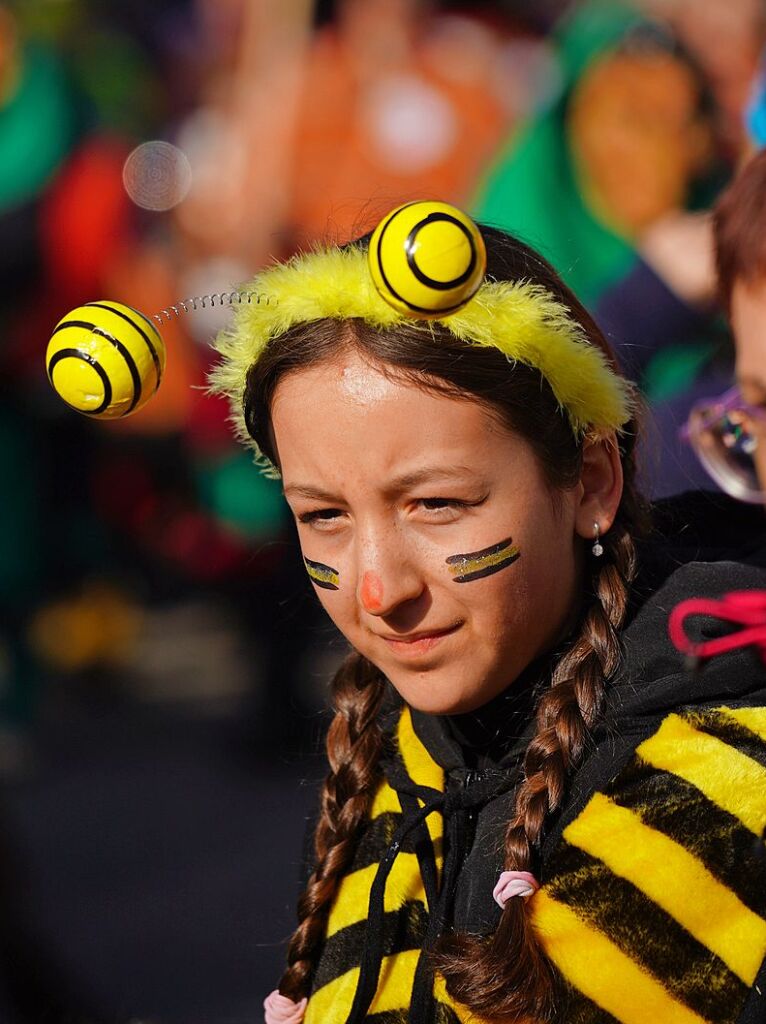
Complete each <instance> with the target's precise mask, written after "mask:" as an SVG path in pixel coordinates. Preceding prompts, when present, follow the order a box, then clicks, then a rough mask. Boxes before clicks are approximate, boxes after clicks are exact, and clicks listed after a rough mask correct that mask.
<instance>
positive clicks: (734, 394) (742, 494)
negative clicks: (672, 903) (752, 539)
mask: <svg viewBox="0 0 766 1024" xmlns="http://www.w3.org/2000/svg"><path fill="white" fill-rule="evenodd" d="M680 433H681V437H682V438H683V439H684V440H685V441H687V442H688V443H689V444H691V446H692V448H693V449H694V451H695V452H696V454H697V457H698V458H699V460H700V462H701V463H702V465H703V466H704V467H705V469H706V470H707V472H708V474H709V475H710V476H711V477H712V479H713V480H715V482H716V483H717V484H718V485H719V487H721V488H722V490H724V491H726V493H727V494H730V495H731V496H732V497H733V498H738V499H739V500H740V501H746V502H749V503H750V504H752V505H758V504H766V491H765V490H763V489H762V486H761V484H760V482H759V480H758V474H757V472H756V467H755V452H756V449H757V448H758V445H759V444H766V408H763V407H762V406H756V405H750V404H749V403H748V402H746V401H745V400H744V398H743V397H742V394H741V392H740V390H739V388H738V387H733V388H730V389H729V390H728V391H726V392H724V394H722V395H720V396H719V397H718V398H706V399H703V400H702V401H701V402H697V404H696V405H694V406H693V407H692V410H691V412H690V413H689V418H688V420H687V421H686V423H685V424H684V426H683V427H682V428H681V432H680Z"/></svg>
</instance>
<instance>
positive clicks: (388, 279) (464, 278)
mask: <svg viewBox="0 0 766 1024" xmlns="http://www.w3.org/2000/svg"><path fill="white" fill-rule="evenodd" d="M369 262H370V272H371V273H372V279H373V281H374V282H375V287H376V288H377V289H378V291H379V292H380V294H381V295H382V296H383V298H384V299H385V300H386V302H388V303H390V305H392V306H393V307H394V308H395V309H398V310H399V311H400V312H401V313H406V314H407V315H408V316H413V317H416V318H418V319H423V320H432V319H438V318H439V317H443V316H447V315H448V314H450V313H454V312H455V311H456V310H458V309H460V307H461V306H464V305H465V304H466V302H468V301H469V300H470V299H471V298H472V296H473V295H475V293H476V292H477V290H478V288H479V286H480V285H481V283H482V281H483V280H484V273H485V271H486V269H487V252H486V249H485V246H484V239H483V238H482V236H481V232H480V231H479V229H478V227H477V226H476V224H474V222H473V221H472V220H471V218H470V217H468V216H467V215H466V214H465V213H463V211H462V210H458V209H457V207H455V206H450V204H449V203H437V202H432V201H430V200H429V201H424V202H415V203H406V204H405V205H404V206H399V207H398V208H397V209H396V210H394V211H393V213H389V214H388V215H387V216H386V217H384V218H383V220H382V221H381V222H380V224H378V226H377V227H376V228H375V231H374V232H373V234H372V238H371V239H370V247H369Z"/></svg>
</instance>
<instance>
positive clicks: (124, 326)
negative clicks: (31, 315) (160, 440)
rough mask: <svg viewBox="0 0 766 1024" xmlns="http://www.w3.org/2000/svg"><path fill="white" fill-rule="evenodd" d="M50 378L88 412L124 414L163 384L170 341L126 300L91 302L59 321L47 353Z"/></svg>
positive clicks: (79, 408) (63, 395) (111, 415)
mask: <svg viewBox="0 0 766 1024" xmlns="http://www.w3.org/2000/svg"><path fill="white" fill-rule="evenodd" d="M45 365H46V367H47V370H48V379H49V380H50V382H51V384H52V385H53V389H54V391H56V393H57V394H58V395H59V396H60V397H61V398H63V399H64V401H65V402H66V403H67V405H69V406H71V408H72V409H76V410H77V412H81V413H83V414H84V415H86V416H97V417H100V418H102V419H110V420H111V419H119V418H120V417H121V416H128V415H129V414H130V413H132V412H135V411H136V410H137V409H140V408H141V406H142V405H145V404H146V402H148V401H149V399H150V398H151V397H152V395H153V394H154V393H155V392H156V390H157V388H158V387H159V386H160V382H161V381H162V375H163V373H164V371H165V343H164V342H163V340H162V337H161V336H160V333H159V331H158V330H157V328H156V327H155V326H154V324H152V322H151V320H149V319H148V318H147V317H145V316H144V315H143V313H139V312H138V310H136V309H132V308H131V307H130V306H124V305H122V303H120V302H107V301H103V302H88V303H86V304H85V305H84V306H78V307H77V309H73V310H72V312H71V313H67V315H66V316H65V317H64V318H63V319H62V320H60V321H59V322H58V324H56V327H55V329H54V331H53V335H52V337H51V340H50V342H49V343H48V350H47V352H46V355H45Z"/></svg>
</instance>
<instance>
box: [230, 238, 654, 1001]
mask: <svg viewBox="0 0 766 1024" xmlns="http://www.w3.org/2000/svg"><path fill="white" fill-rule="evenodd" d="M482 233H483V234H484V237H485V241H486V243H487V251H488V275H489V276H490V277H492V278H494V279H497V280H508V281H517V280H528V281H532V282H534V283H537V284H541V285H543V286H544V287H545V288H547V289H548V290H549V291H550V292H552V293H553V295H554V296H555V297H556V298H557V299H559V300H560V301H561V302H562V303H563V304H564V305H565V306H566V307H567V308H568V309H569V310H570V313H571V316H572V318H573V319H574V320H575V321H577V322H579V323H580V324H581V325H582V327H583V328H584V330H585V332H586V334H587V336H588V337H589V339H590V341H591V342H592V343H593V344H595V345H598V346H599V347H600V348H601V349H602V350H603V351H604V352H605V353H606V354H607V355H608V356H609V358H610V359H611V358H612V357H611V353H610V352H609V349H608V346H607V343H606V342H605V340H604V338H603V335H602V334H601V332H600V331H599V329H598V327H597V326H596V324H595V323H594V321H593V320H592V318H591V317H590V315H589V314H588V313H587V311H586V310H585V308H584V307H583V306H582V305H581V304H580V302H578V300H577V299H576V298H575V296H574V295H573V294H572V293H571V292H570V291H569V289H568V288H566V286H565V285H564V284H563V283H562V282H561V280H560V279H559V278H558V276H557V275H556V273H555V272H554V271H553V269H552V268H551V267H550V266H549V264H547V263H546V262H545V261H544V260H543V259H542V258H541V257H540V256H538V255H537V254H536V253H535V252H534V251H533V250H531V249H529V248H528V247H527V246H526V245H524V244H522V243H521V242H519V241H517V240H515V239H513V238H510V237H509V236H508V235H506V234H504V233H503V232H500V231H497V230H493V229H490V228H483V229H482ZM365 241H366V240H364V239H363V240H361V243H357V244H364V242H365ZM344 348H345V349H348V348H354V349H356V350H357V351H358V352H360V353H361V354H362V355H363V356H364V357H365V358H367V359H369V360H370V361H371V362H372V363H373V364H374V365H376V366H378V367H380V368H381V369H382V370H383V371H384V372H386V373H389V374H395V375H396V376H397V377H400V378H404V379H405V380H409V381H413V382H416V383H417V384H418V385H419V386H421V387H425V388H428V389H433V390H436V391H440V392H445V393H448V394H453V395H458V396H462V397H465V398H468V399H470V400H474V401H476V400H478V401H480V402H481V403H483V404H484V405H485V406H486V407H487V408H488V409H489V410H490V411H492V413H493V414H494V415H496V416H497V417H498V418H499V419H501V420H502V422H503V423H504V424H505V425H506V426H507V427H508V428H510V429H511V430H512V431H514V432H516V433H518V434H519V435H521V436H522V437H523V438H525V439H526V441H527V442H528V443H529V444H530V445H531V447H532V449H533V450H534V452H535V453H536V456H537V458H538V459H539V461H540V464H541V466H542V468H543V470H544V473H545V475H546V478H547V481H548V483H549V485H550V486H551V488H552V490H553V492H554V494H555V492H556V491H560V490H563V489H566V488H568V487H571V486H573V485H574V484H575V483H576V481H577V479H578V477H579V473H580V469H581V465H582V442H581V441H578V440H577V439H576V438H575V436H574V434H573V432H572V429H571V427H570V425H569V421H568V419H567V417H566V414H565V413H563V412H562V411H561V409H560V408H559V407H558V403H557V401H556V399H555V397H554V395H553V392H552V391H551V388H550V386H549V385H548V383H547V382H546V380H545V379H544V378H543V377H542V375H541V374H540V373H539V371H537V370H535V369H532V368H530V367H527V366H524V365H522V364H510V363H509V361H508V359H507V358H506V357H505V356H504V355H503V354H502V353H501V352H500V351H498V350H497V349H493V348H480V347H478V346H471V345H470V344H467V343H465V342H462V341H460V340H458V339H457V338H455V337H454V336H453V335H452V334H450V332H449V331H448V330H447V329H446V328H444V327H443V326H441V325H439V324H432V323H427V324H424V323H422V322H417V321H411V322H406V323H403V324H400V325H397V326H396V327H395V328H392V329H388V330H376V329H374V328H372V327H370V326H369V325H367V324H366V323H365V322H363V321H361V320H348V321H332V320H324V321H317V322H313V323H302V324H298V325H296V326H294V327H293V328H291V329H290V330H289V331H287V332H286V334H284V335H282V336H281V337H279V338H276V339H275V340H274V341H273V342H271V343H270V344H269V347H268V348H267V349H266V351H265V352H264V354H263V355H262V356H261V358H260V359H259V361H258V363H257V364H256V365H254V366H253V367H251V369H250V371H249V373H248V376H247V383H246V388H245V395H244V412H245V419H246V422H247V426H248V430H249V431H250V433H251V435H252V436H253V438H254V439H255V440H256V441H257V443H258V445H259V446H260V448H261V450H262V451H263V452H265V454H266V455H268V457H269V458H270V459H272V461H274V460H275V453H274V450H273V444H272V439H271V436H270V407H271V401H272V399H273V396H274V391H275V388H276V386H277V384H278V382H279V381H280V380H281V379H282V378H283V377H284V376H285V374H288V373H290V372H293V371H296V370H299V369H302V368H305V367H307V366H309V365H316V364H318V363H321V362H323V361H326V360H329V359H331V358H333V357H336V356H337V354H338V353H339V352H340V351H343V350H344ZM612 362H613V360H612ZM633 443H634V430H633V424H628V426H627V428H626V430H625V432H624V433H623V435H622V436H621V438H620V440H619V445H620V455H621V459H622V463H623V470H624V475H625V487H624V491H623V497H622V501H621V504H620V507H619V510H618V513H617V517H616V519H615V522H614V524H613V526H612V528H611V529H610V530H609V532H608V533H607V534H606V536H604V537H603V546H604V555H603V557H602V558H601V559H599V560H598V563H596V562H595V561H594V562H593V568H592V570H590V571H589V577H590V578H589V579H587V580H585V581H584V591H585V598H586V599H585V600H584V603H583V612H582V615H581V619H580V622H579V624H578V626H577V628H576V630H575V632H574V635H573V636H572V638H571V639H570V641H569V643H568V645H567V646H566V649H565V651H564V653H563V654H562V655H561V657H559V658H558V661H557V662H556V664H555V665H554V667H553V669H552V671H551V678H550V686H549V687H548V688H547V689H546V690H545V692H544V693H543V695H542V697H541V698H540V700H539V702H538V706H537V710H536V721H537V729H536V733H535V736H534V738H533V739H532V741H531V742H530V744H529V746H528V748H527V751H526V755H525V759H524V772H523V780H522V781H521V783H520V784H519V787H518V790H517V794H516V811H515V815H514V817H513V820H512V821H510V822H509V824H508V827H507V832H506V837H505V864H506V867H508V868H512V869H519V870H523V869H528V868H531V867H534V864H533V862H534V860H535V857H536V855H537V852H538V851H539V847H540V842H541V839H542V836H543V830H544V827H545V822H546V818H547V816H548V814H549V813H550V812H551V811H553V810H555V809H556V808H557V807H559V806H560V805H561V802H562V800H563V797H564V793H565V789H566V784H567V778H568V775H569V773H570V772H571V771H572V769H573V768H574V767H575V765H576V764H577V763H578V761H579V759H580V758H581V756H582V753H583V749H584V746H585V743H586V742H587V738H588V734H589V731H590V729H591V728H592V727H593V725H594V723H595V722H596V721H597V720H598V717H599V714H600V710H601V705H602V700H603V693H604V681H605V679H607V678H608V677H609V676H610V675H611V674H612V673H613V672H614V671H615V669H616V667H617V664H618V661H619V656H620V651H619V641H618V630H619V628H620V626H621V624H622V622H623V619H624V616H625V611H626V604H627V597H628V586H629V583H630V580H631V579H632V577H633V575H634V571H635V554H634V546H633V535H634V533H635V532H636V530H637V527H638V522H639V519H640V517H641V514H640V513H641V506H640V502H639V499H638V497H637V495H636V492H635V490H634V484H633V478H634V467H633V457H632V449H633ZM385 690H386V680H385V679H384V677H383V676H382V674H381V673H380V672H379V671H378V670H377V669H376V668H375V667H374V666H373V665H371V664H370V663H369V662H368V661H366V659H364V658H363V657H362V656H361V655H359V654H357V653H352V654H351V655H349V657H348V658H347V660H346V661H345V663H344V664H343V666H342V667H341V669H340V671H339V672H338V673H337V675H336V677H335V679H334V681H333V698H334V706H335V717H334V720H333V722H332V725H331V726H330V730H329V733H328V737H327V753H328V757H329V762H330V772H329V774H328V776H327V779H326V781H325V785H324V789H323V792H322V798H321V816H320V820H319V823H318V825H317V829H316V835H315V855H316V860H315V864H316V867H315V869H314V872H313V874H312V875H311V877H310V879H309V882H308V885H307V887H306V890H305V892H304V894H303V896H302V897H301V900H300V903H299V907H298V913H299V919H300V923H299V925H298V928H297V930H296V931H295V933H294V935H293V937H292V940H291V942H290V946H289V950H288V967H287V970H286V971H285V974H284V975H283V977H282V980H281V982H280V986H279V987H280V991H281V992H282V993H283V994H284V995H286V996H289V997H290V998H292V999H295V1000H297V999H300V998H301V997H303V996H304V995H308V994H309V991H310V984H311V975H312V971H313V968H314V964H315V961H316V958H317V956H318V954H319V950H320V946H321V942H322V939H323V935H324V928H325V923H326V919H327V914H328V912H329V909H330V905H331V902H332V900H333V897H334V896H335V893H336V891H337V887H338V884H339V881H340V879H341V877H342V876H343V873H344V872H345V871H346V870H347V869H348V867H349V865H350V862H351V858H352V856H353V853H354V849H355V845H356V841H357V838H358V835H359V832H360V829H361V827H362V825H363V822H364V820H365V818H366V816H367V814H368V811H369V807H370V803H371V800H372V796H373V794H374V791H375V788H376V786H377V784H378V782H379V780H380V776H381V773H380V767H379V762H380V756H381V753H382V749H383V735H382V732H381V729H380V727H379V725H378V712H379V709H380V706H381V702H382V700H383V697H384V694H385ZM436 959H437V966H438V968H439V970H440V971H441V972H442V974H443V975H444V977H445V979H446V982H447V988H448V991H449V992H450V994H451V995H452V996H453V998H456V999H457V1000H459V1001H460V1002H462V1003H464V1004H465V1005H466V1006H468V1007H469V1008H470V1009H471V1010H473V1011H474V1012H475V1013H477V1014H479V1015H481V1016H484V1017H491V1018H503V1019H506V1020H527V1019H528V1018H529V1017H531V1018H533V1019H536V1020H543V1019H545V1018H546V1017H547V1016H549V1015H550V1014H551V1013H552V1012H553V1007H554V987H555V986H554V972H553V970H552V968H551V966H550V964H549V962H548V960H547V958H546V957H545V955H544V952H543V950H542V948H541V946H540V944H539V940H538V939H537V937H536V936H535V934H534V933H533V931H532V929H531V927H530V924H529V920H528V917H527V914H526V912H525V907H524V902H523V900H520V899H514V900H510V901H509V902H508V904H507V905H506V908H505V910H504V911H503V914H502V918H501V921H500V925H499V927H498V928H497V930H496V932H495V933H494V935H493V936H491V937H490V938H489V939H478V938H475V937H471V936H467V935H451V936H446V937H444V938H443V940H442V945H441V946H440V948H439V950H438V951H437V953H436Z"/></svg>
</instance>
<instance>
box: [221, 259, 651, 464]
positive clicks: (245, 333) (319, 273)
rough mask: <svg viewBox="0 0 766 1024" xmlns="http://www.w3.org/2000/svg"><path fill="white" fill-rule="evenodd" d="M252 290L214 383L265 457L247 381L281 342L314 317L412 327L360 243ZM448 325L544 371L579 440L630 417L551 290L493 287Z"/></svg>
mask: <svg viewBox="0 0 766 1024" xmlns="http://www.w3.org/2000/svg"><path fill="white" fill-rule="evenodd" d="M247 290H248V291H249V292H252V293H255V295H256V296H257V297H258V301H255V300H254V301H252V302H250V303H243V304H242V306H239V307H237V308H236V309H235V316H234V321H233V323H232V326H231V327H230V328H228V329H227V330H225V331H223V332H221V334H219V336H218V338H217V339H216V341H215V347H216V349H217V351H218V352H219V353H220V355H221V357H222V359H221V361H220V363H219V364H218V365H217V366H216V367H215V368H214V369H213V370H212V372H211V374H210V386H211V391H212V392H213V393H214V394H219V395H224V396H226V397H227V398H228V399H229V402H230V405H231V418H232V421H233V424H234V428H235V432H236V435H237V437H238V439H239V440H240V441H242V442H243V443H244V444H246V445H248V446H249V447H251V448H254V449H255V450H256V452H258V448H257V446H256V444H255V442H254V441H253V440H252V438H251V437H250V435H249V434H248V432H247V427H246V426H245V418H244V413H243V408H242V400H243V395H244V389H245V378H246V375H247V371H248V370H249V369H250V367H251V366H252V365H253V363H255V362H257V360H258V359H259V357H260V356H261V353H262V352H263V351H264V349H265V348H266V346H267V345H268V344H269V342H270V341H271V340H272V339H273V338H277V337H279V335H281V334H284V333H285V331H287V330H288V329H289V328H290V327H292V326H293V325H295V324H298V323H307V322H310V321H312V320H325V319H333V320H349V319H351V318H358V319H361V320H364V321H365V322H366V323H368V324H370V325H371V326H373V327H377V328H380V329H387V328H391V327H395V326H396V325H397V324H400V323H404V322H408V323H412V321H411V320H409V318H408V317H406V316H404V315H403V314H402V313H399V312H398V311H397V310H395V309H394V308H393V307H392V306H390V305H389V304H388V303H387V302H385V301H384V299H383V298H381V296H380V295H379V294H378V292H377V290H376V288H375V285H374V283H373V280H372V276H371V274H370V271H369V269H368V265H367V253H366V251H365V250H364V249H361V248H358V247H355V246H352V247H349V248H346V249H337V248H330V249H324V250H319V251H317V252H313V253H308V254H304V255H300V256H295V257H294V258H293V259H291V260H289V261H287V262H285V263H281V264H277V265H276V266H274V267H271V268H270V269H268V270H265V271H263V272H262V273H261V274H259V275H258V276H257V277H256V278H255V279H254V280H253V281H252V282H251V284H250V285H249V286H248V288H247ZM439 322H440V323H441V324H443V325H444V326H445V327H446V328H448V330H449V331H451V332H452V334H454V335H455V337H457V338H460V339H461V340H463V341H466V342H468V343H469V344H472V345H483V346H487V347H491V348H497V349H499V350H500V351H501V352H503V353H504V354H505V355H506V356H507V357H508V359H509V361H510V362H511V363H514V362H516V361H518V362H520V363H525V364H526V365H527V366H532V367H535V368H536V369H538V370H539V371H540V373H542V375H543V376H544V377H545V379H546V380H547V381H548V383H549V384H550V386H551V388H552V390H553V393H554V395H555V396H556V398H557V399H558V402H559V405H560V406H561V408H562V409H563V410H565V411H566V413H567V415H568V417H569V420H570V423H571V425H572V429H573V430H574V432H575V434H576V435H577V436H578V437H580V436H583V435H585V434H588V435H589V436H595V437H598V436H604V435H606V434H608V433H610V432H611V431H619V430H620V428H621V427H623V426H624V425H625V423H626V422H627V421H628V420H629V419H630V416H631V412H632V401H631V389H630V385H629V384H628V382H627V381H625V380H624V379H623V378H622V377H620V376H619V375H618V374H616V373H615V372H614V371H613V370H612V369H611V367H610V366H609V363H608V362H607V359H606V358H605V356H604V354H603V353H602V352H601V350H600V349H599V348H597V347H596V346H595V345H592V344H591V343H590V342H589V341H588V340H587V337H586V335H585V333H584V332H583V330H582V329H581V328H580V326H579V325H578V324H576V323H575V322H574V321H573V320H572V319H571V318H570V316H569V315H568V312H567V309H566V307H565V306H563V305H562V304H561V303H560V302H558V301H557V300H556V299H555V298H554V296H553V295H552V294H551V293H550V292H549V291H548V290H547V289H545V288H543V287H542V286H540V285H535V284H530V283H528V282H523V281H519V282H504V281H498V282H492V281H487V282H485V283H484V284H482V286H481V288H480V289H479V291H478V292H477V293H476V295H475V296H474V297H473V298H472V299H471V300H470V302H468V303H467V304H466V305H465V306H464V307H463V308H462V309H460V310H458V311H457V312H455V313H451V314H450V315H448V316H445V317H444V318H443V319H442V320H440V321H439ZM423 329H424V330H428V329H429V327H428V325H424V328H423ZM434 343H435V344H437V342H436V340H435V341H434ZM260 454H261V453H260V452H258V455H259V456H260Z"/></svg>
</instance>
